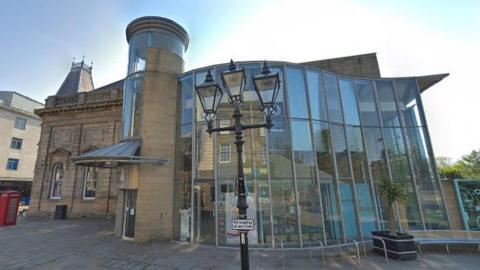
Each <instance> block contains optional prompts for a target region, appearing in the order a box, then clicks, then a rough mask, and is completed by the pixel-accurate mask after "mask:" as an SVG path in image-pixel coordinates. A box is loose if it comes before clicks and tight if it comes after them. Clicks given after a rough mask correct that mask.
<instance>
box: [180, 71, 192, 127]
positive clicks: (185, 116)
mask: <svg viewBox="0 0 480 270" xmlns="http://www.w3.org/2000/svg"><path fill="white" fill-rule="evenodd" d="M179 89H180V91H181V92H180V98H179V99H180V100H179V101H180V104H179V107H178V108H177V110H178V111H179V112H180V119H181V122H180V123H181V124H188V123H192V117H193V78H192V76H187V77H184V78H182V79H181V80H180V88H179Z"/></svg>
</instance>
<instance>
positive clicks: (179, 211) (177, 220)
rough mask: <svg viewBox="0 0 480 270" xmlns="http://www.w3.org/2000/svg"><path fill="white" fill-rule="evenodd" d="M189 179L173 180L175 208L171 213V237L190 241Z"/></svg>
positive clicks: (190, 198)
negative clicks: (172, 213)
mask: <svg viewBox="0 0 480 270" xmlns="http://www.w3.org/2000/svg"><path fill="white" fill-rule="evenodd" d="M191 183H192V182H191V180H186V181H185V180H183V179H180V180H177V181H175V196H174V197H175V201H174V205H175V210H174V215H173V222H174V223H173V224H174V226H173V239H175V240H179V241H185V242H189V241H190V237H191V234H190V231H191V226H192V204H191V201H192V186H191Z"/></svg>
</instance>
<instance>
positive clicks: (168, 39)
mask: <svg viewBox="0 0 480 270" xmlns="http://www.w3.org/2000/svg"><path fill="white" fill-rule="evenodd" d="M150 33H151V37H150V38H151V40H150V42H149V44H148V47H151V48H162V49H165V50H168V51H171V52H173V53H175V54H176V55H178V56H180V58H183V52H184V51H185V45H184V44H183V42H182V41H181V40H180V39H179V38H178V37H176V36H175V35H172V34H170V33H168V32H164V31H154V32H153V31H152V32H150Z"/></svg>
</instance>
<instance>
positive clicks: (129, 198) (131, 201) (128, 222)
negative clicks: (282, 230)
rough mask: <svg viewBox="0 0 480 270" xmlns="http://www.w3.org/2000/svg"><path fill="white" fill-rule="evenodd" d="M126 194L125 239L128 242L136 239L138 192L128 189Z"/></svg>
mask: <svg viewBox="0 0 480 270" xmlns="http://www.w3.org/2000/svg"><path fill="white" fill-rule="evenodd" d="M124 193H125V199H124V213H123V216H124V219H123V238H124V239H127V240H133V239H134V238H135V215H136V204H137V191H136V190H132V189H126V190H125V192H124Z"/></svg>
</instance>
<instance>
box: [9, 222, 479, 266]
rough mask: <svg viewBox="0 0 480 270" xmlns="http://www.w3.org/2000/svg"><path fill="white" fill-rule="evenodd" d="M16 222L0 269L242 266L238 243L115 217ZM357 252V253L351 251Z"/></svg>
mask: <svg viewBox="0 0 480 270" xmlns="http://www.w3.org/2000/svg"><path fill="white" fill-rule="evenodd" d="M19 223H20V224H18V225H17V226H11V227H0V245H1V248H0V269H2V270H3V269H49V270H51V269H135V270H136V269H192V270H193V269H195V270H200V269H239V262H240V256H239V252H238V250H236V249H226V248H215V247H213V246H208V245H190V244H183V243H177V242H172V243H154V244H145V245H136V244H134V243H133V242H130V241H123V240H120V239H119V238H117V237H115V235H114V234H113V221H112V220H62V221H58V220H51V219H38V218H31V217H30V218H26V219H23V220H20V222H19ZM352 254H353V253H352ZM250 265H251V269H389V270H390V269H391V270H394V269H409V270H411V269H456V270H459V269H478V267H479V266H478V265H480V254H479V253H475V252H472V253H469V252H461V253H459V252H453V253H452V254H451V255H446V254H445V253H443V252H441V251H439V252H435V253H429V252H426V253H422V254H421V255H420V257H419V259H418V260H416V261H406V262H397V261H392V260H391V261H390V263H388V264H386V263H385V261H384V259H383V258H382V257H380V256H377V255H374V254H372V253H370V252H367V257H364V256H362V257H361V263H360V264H358V263H357V261H356V260H355V258H354V257H353V256H349V255H348V254H344V256H333V255H329V256H327V258H326V263H322V260H321V256H320V253H319V252H315V253H314V254H313V258H312V259H309V256H308V253H306V252H298V251H288V252H286V260H285V266H282V262H281V260H280V257H279V256H277V259H275V256H274V254H273V252H271V251H268V252H267V251H258V250H254V251H251V254H250Z"/></svg>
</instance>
